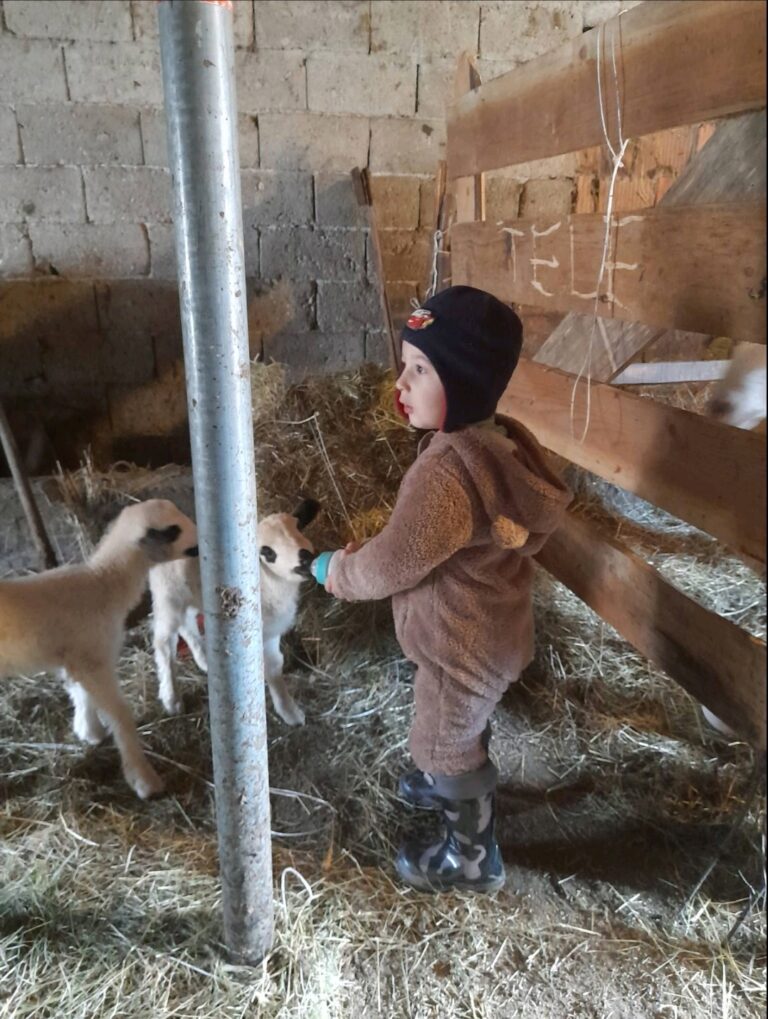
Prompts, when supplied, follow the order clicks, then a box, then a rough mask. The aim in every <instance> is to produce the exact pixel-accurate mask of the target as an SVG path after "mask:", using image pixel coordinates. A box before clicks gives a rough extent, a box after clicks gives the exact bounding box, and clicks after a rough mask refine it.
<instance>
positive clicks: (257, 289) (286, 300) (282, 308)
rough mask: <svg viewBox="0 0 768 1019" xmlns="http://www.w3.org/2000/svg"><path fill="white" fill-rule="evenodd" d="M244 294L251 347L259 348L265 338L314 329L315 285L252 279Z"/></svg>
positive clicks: (300, 282) (281, 280)
mask: <svg viewBox="0 0 768 1019" xmlns="http://www.w3.org/2000/svg"><path fill="white" fill-rule="evenodd" d="M246 293H247V296H248V335H249V338H250V346H251V347H252V348H254V347H258V348H259V349H260V348H261V342H262V338H263V337H265V336H273V337H274V336H281V335H295V334H296V333H305V332H307V333H308V332H310V330H312V329H313V328H314V327H315V286H314V284H313V283H310V282H309V281H308V280H289V279H279V280H262V279H252V278H251V279H247V280H246ZM254 356H255V354H254Z"/></svg>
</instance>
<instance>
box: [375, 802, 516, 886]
mask: <svg viewBox="0 0 768 1019" xmlns="http://www.w3.org/2000/svg"><path fill="white" fill-rule="evenodd" d="M442 813H443V821H444V824H445V832H444V835H443V837H442V838H441V839H438V840H437V841H436V842H434V843H432V844H430V843H417V842H411V843H406V844H405V845H404V846H402V847H401V849H400V851H399V853H398V854H397V858H396V859H395V869H396V870H397V873H398V874H399V875H400V877H401V879H402V880H403V881H405V883H406V884H409V885H411V887H413V888H418V889H419V890H420V891H425V892H447V891H451V890H452V889H454V888H459V889H466V890H469V891H475V892H493V891H497V890H498V889H499V888H501V887H502V885H503V884H504V862H503V860H502V858H501V852H500V851H499V845H498V842H497V841H496V836H495V833H494V822H495V813H496V811H495V796H494V794H493V793H485V794H484V795H483V796H479V797H477V799H473V800H444V801H443V805H442Z"/></svg>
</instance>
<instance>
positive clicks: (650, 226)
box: [451, 202, 766, 343]
mask: <svg viewBox="0 0 768 1019" xmlns="http://www.w3.org/2000/svg"><path fill="white" fill-rule="evenodd" d="M765 223H766V219H765V203H764V202H761V203H749V204H744V205H696V206H674V207H672V208H665V207H661V206H660V207H657V208H655V209H644V210H640V211H638V212H637V213H631V212H630V213H625V214H621V215H619V216H616V217H614V219H613V225H612V229H611V231H610V243H609V251H608V256H607V263H606V268H605V272H604V275H603V280H602V283H601V286H600V297H599V300H598V301H597V313H598V314H599V315H600V316H606V317H608V318H617V319H622V320H623V321H630V322H642V323H645V324H646V325H655V326H662V327H667V328H675V329H684V330H688V331H690V332H698V333H706V334H708V335H713V336H729V337H731V338H732V339H739V340H751V341H753V342H762V343H765V330H766V289H765V276H766V255H765V238H766V230H765ZM604 244H605V223H604V220H603V217H602V216H600V215H575V216H567V217H563V218H562V219H559V220H555V221H545V222H541V221H537V220H524V219H516V220H508V221H501V222H499V223H456V224H455V225H454V226H453V228H452V230H451V276H452V282H453V283H454V285H456V284H470V285H473V286H477V287H482V288H483V289H485V290H490V291H491V292H492V293H494V294H495V295H496V296H497V297H499V298H501V299H502V300H504V301H514V302H521V303H524V304H538V305H540V306H541V307H546V308H548V309H550V310H552V311H581V312H584V311H587V312H589V313H590V314H591V313H592V311H593V309H594V307H595V292H596V291H595V288H596V286H597V281H598V278H599V274H600V266H601V262H602V259H603V248H604Z"/></svg>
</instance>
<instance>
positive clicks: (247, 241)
mask: <svg viewBox="0 0 768 1019" xmlns="http://www.w3.org/2000/svg"><path fill="white" fill-rule="evenodd" d="M262 232H263V231H262V230H260V229H259V228H258V227H256V226H250V227H244V228H243V260H244V266H245V274H246V276H258V275H259V274H260V272H261V234H262Z"/></svg>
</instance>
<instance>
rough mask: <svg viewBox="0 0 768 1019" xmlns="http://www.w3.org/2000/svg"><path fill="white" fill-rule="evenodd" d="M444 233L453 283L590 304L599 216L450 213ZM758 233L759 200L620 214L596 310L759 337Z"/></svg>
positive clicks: (562, 304) (521, 297)
mask: <svg viewBox="0 0 768 1019" xmlns="http://www.w3.org/2000/svg"><path fill="white" fill-rule="evenodd" d="M633 9H634V8H633ZM452 234H453V236H452V238H451V276H452V281H453V283H454V284H458V283H467V284H471V285H473V286H477V287H482V288H483V289H485V290H489V291H491V293H493V294H495V295H496V296H497V297H499V298H500V299H501V300H503V301H514V302H520V303H524V304H537V305H539V306H541V307H546V308H548V309H549V310H552V311H584V310H589V311H592V309H593V307H594V304H595V300H594V298H595V284H596V281H597V279H598V276H599V271H600V264H601V260H602V257H603V247H604V241H605V223H604V221H603V217H602V216H600V215H579V216H567V217H563V218H562V219H559V220H555V221H545V222H540V221H536V220H522V219H517V220H509V221H506V222H505V221H502V222H500V223H457V224H456V225H455V226H454V227H453V231H452ZM765 236H766V233H765V204H764V203H757V204H749V205H746V204H745V205H741V204H740V205H703V206H677V207H673V208H662V207H658V208H655V209H642V210H639V211H638V212H637V213H627V214H620V215H618V216H616V217H614V218H613V221H612V230H611V239H610V245H609V247H610V251H609V253H608V264H607V268H606V271H605V273H604V277H603V283H602V286H601V293H600V299H599V300H598V302H597V311H598V314H599V315H601V316H605V317H608V318H617V319H622V320H625V321H632V322H643V323H645V324H647V325H656V326H663V327H666V328H676V329H683V330H689V331H691V332H698V333H706V334H710V335H715V336H729V337H732V338H734V339H740V340H751V341H753V342H762V343H765V330H766V311H765V308H766V288H765V276H766V256H765Z"/></svg>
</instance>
